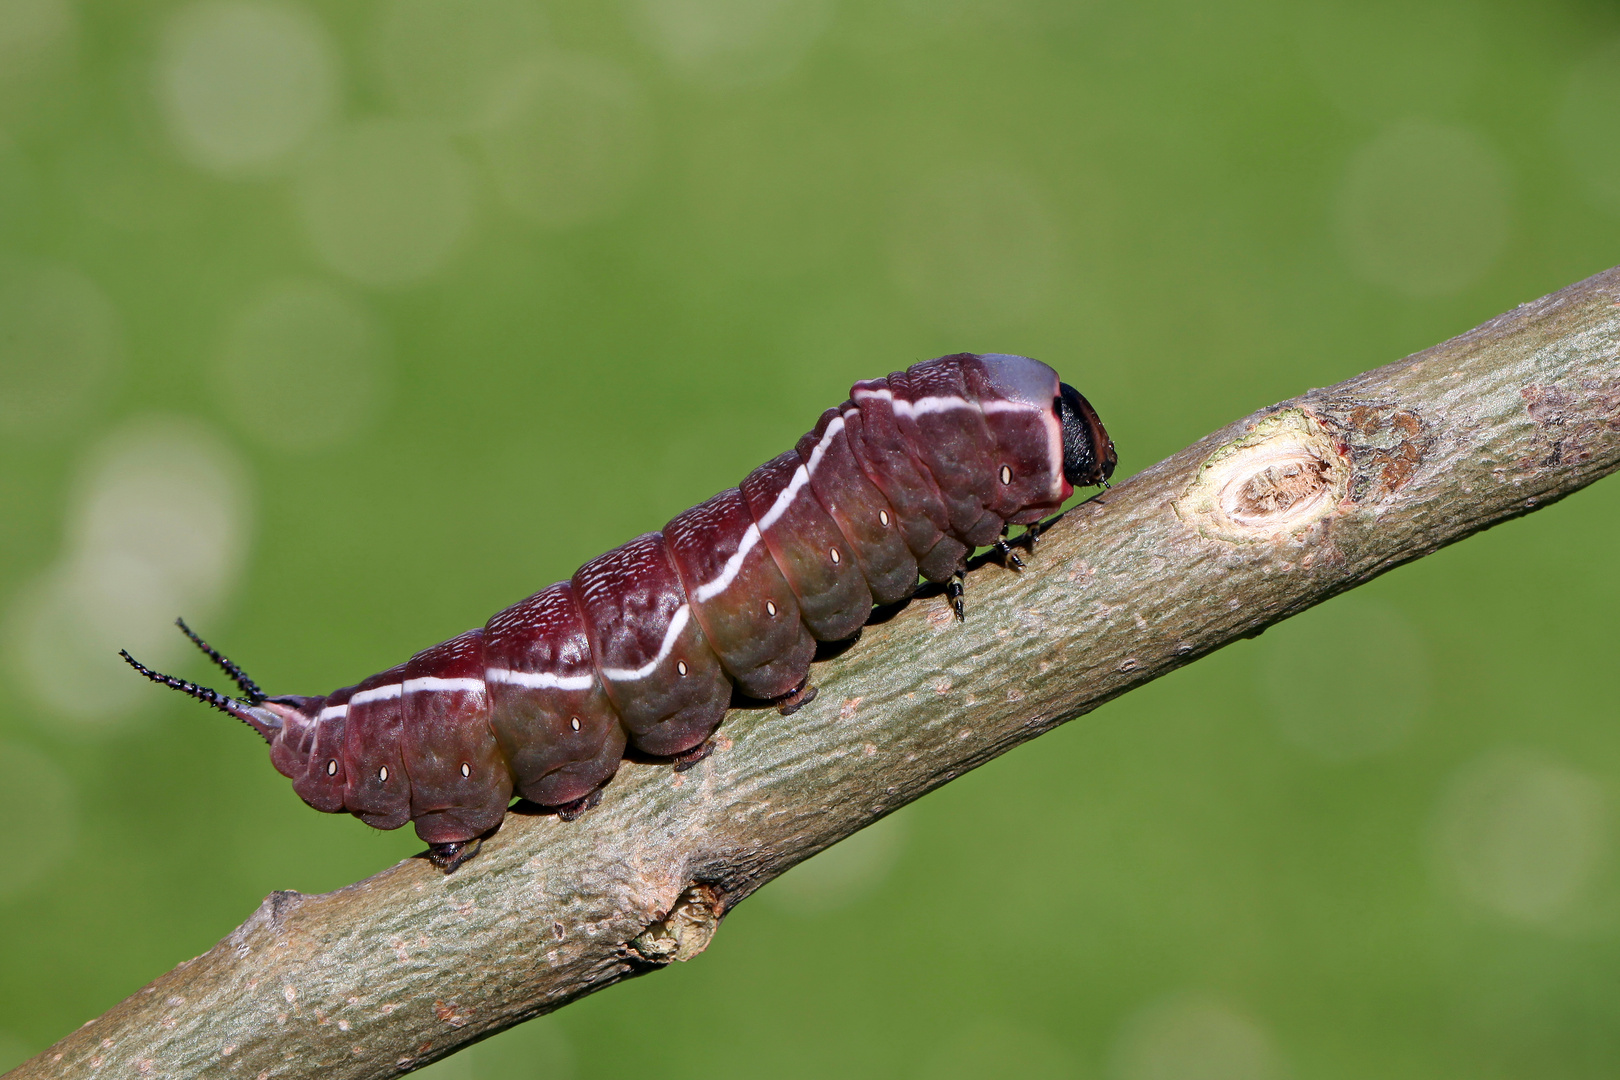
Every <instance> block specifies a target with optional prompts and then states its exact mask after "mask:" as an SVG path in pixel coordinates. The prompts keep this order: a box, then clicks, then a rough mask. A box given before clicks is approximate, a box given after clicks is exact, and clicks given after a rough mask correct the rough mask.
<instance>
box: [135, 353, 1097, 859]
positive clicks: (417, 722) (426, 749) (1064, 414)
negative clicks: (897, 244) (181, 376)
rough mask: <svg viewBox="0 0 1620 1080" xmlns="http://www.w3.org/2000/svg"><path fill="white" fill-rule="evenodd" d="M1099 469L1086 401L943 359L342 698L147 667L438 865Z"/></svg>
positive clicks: (854, 399) (881, 384)
mask: <svg viewBox="0 0 1620 1080" xmlns="http://www.w3.org/2000/svg"><path fill="white" fill-rule="evenodd" d="M1113 464H1114V451H1113V445H1112V443H1110V442H1109V441H1108V437H1107V433H1106V432H1105V431H1104V430H1103V428H1102V424H1101V422H1100V421H1099V420H1098V419H1097V417H1096V413H1095V411H1093V410H1092V409H1091V407H1090V405H1089V404H1087V403H1086V402H1085V400H1084V399H1083V398H1081V397H1080V396H1079V394H1078V393H1077V392H1075V391H1074V390H1073V389H1072V388H1070V387H1067V386H1063V385H1062V384H1060V383H1059V382H1058V378H1057V375H1056V373H1055V372H1053V371H1052V369H1051V368H1049V367H1047V366H1046V365H1044V364H1041V363H1040V362H1038V361H1035V360H1030V359H1028V358H1026V357H1013V356H1003V355H989V356H974V355H971V354H966V353H963V354H957V355H954V356H946V357H941V358H939V359H938V360H930V361H928V362H926V363H922V364H917V365H915V366H913V367H911V368H909V369H908V370H906V371H904V372H896V373H894V374H892V375H890V376H888V377H887V378H885V379H874V380H871V381H867V382H860V383H856V384H855V386H853V387H852V388H851V391H850V400H848V401H846V402H845V403H844V404H843V405H842V406H840V407H839V408H837V409H829V410H828V411H827V412H826V413H825V414H823V416H822V417H821V420H820V422H819V423H818V424H817V425H816V427H815V429H814V430H813V431H811V432H810V433H808V434H807V435H805V437H804V438H803V439H801V440H800V441H799V443H798V446H797V447H796V448H795V449H794V450H792V451H789V452H788V453H786V454H783V455H781V456H779V457H777V458H774V459H772V460H771V461H768V462H766V463H765V464H764V465H762V466H760V467H759V468H758V469H755V470H754V471H753V472H752V473H750V474H749V475H748V476H747V477H745V478H744V479H743V481H742V483H741V484H740V485H739V486H738V487H735V488H728V489H727V490H725V491H723V492H721V493H720V494H718V495H716V496H715V497H714V498H712V499H709V500H707V501H705V502H703V503H701V504H699V505H698V506H695V507H693V508H692V509H690V510H688V511H686V512H684V513H682V514H679V515H677V516H676V517H675V518H674V519H673V520H672V521H670V523H669V524H668V525H666V526H665V527H664V529H663V530H662V531H661V532H655V533H648V534H646V535H644V536H640V537H637V538H636V539H634V540H632V541H630V542H629V543H628V544H625V545H624V546H622V547H619V548H616V549H614V550H613V551H610V552H608V553H607V554H605V555H602V556H600V557H599V558H596V559H593V560H591V561H590V562H588V563H586V564H585V565H584V566H582V567H581V568H580V569H579V571H578V572H577V573H575V574H574V576H573V578H572V579H571V580H569V581H565V582H560V583H558V584H556V585H552V586H550V587H549V588H546V589H543V590H541V591H540V592H538V593H536V594H535V595H533V596H531V597H529V598H527V599H525V600H522V601H520V602H519V603H517V604H514V605H512V606H511V607H509V608H507V609H506V610H504V611H501V612H499V613H497V614H496V615H495V616H494V617H493V618H491V619H490V620H489V622H488V623H487V624H486V625H485V626H484V627H482V628H479V629H474V630H469V631H467V632H466V633H465V634H461V635H459V636H458V637H456V638H453V639H451V640H450V641H447V642H443V643H441V644H439V645H435V646H433V647H432V648H430V649H427V650H425V651H423V652H421V653H418V654H417V655H416V656H414V657H412V658H411V659H410V660H408V661H407V662H406V663H404V664H402V665H400V666H398V667H395V668H391V669H389V670H388V671H385V672H383V673H381V674H378V675H374V676H372V677H370V678H368V679H366V680H364V681H362V682H360V683H359V684H357V685H356V686H353V687H346V688H344V689H341V690H338V691H335V692H333V693H332V694H329V695H326V696H324V697H314V698H306V697H276V698H263V697H258V698H257V700H254V699H253V697H254V696H256V694H257V688H256V687H254V686H252V684H251V683H250V682H247V681H246V678H245V676H240V673H239V672H236V669H234V667H229V666H227V671H228V672H231V673H233V677H238V681H239V682H240V683H241V685H242V686H243V687H244V690H247V691H250V692H251V693H250V700H248V701H240V700H237V699H233V698H226V697H224V696H223V695H220V694H218V693H216V692H214V691H209V690H205V689H203V688H199V687H195V686H194V685H192V684H182V683H181V682H180V680H173V679H169V678H168V677H166V676H157V675H155V673H147V674H149V675H151V676H152V677H154V678H157V679H159V680H160V681H165V682H168V683H169V685H177V686H178V687H179V688H181V689H185V690H186V691H187V692H188V693H194V695H195V696H198V697H202V698H203V699H204V700H206V701H208V702H209V703H210V704H213V705H215V706H216V707H219V708H221V709H224V710H225V711H226V712H229V713H231V714H232V715H234V716H238V717H239V718H240V719H243V720H245V721H246V722H248V723H249V724H251V725H252V726H253V727H254V728H255V729H256V730H258V731H259V732H260V733H261V734H262V735H264V736H265V738H266V739H267V740H269V741H270V743H271V761H272V762H273V763H274V765H275V767H276V768H277V769H278V770H279V771H281V772H282V773H283V774H284V775H286V776H288V777H290V778H291V779H292V781H293V785H294V788H295V790H296V791H297V792H298V794H299V796H300V797H302V798H303V799H304V800H305V801H306V802H308V803H309V804H310V805H311V806H313V807H315V808H316V809H318V810H323V811H326V812H329V813H335V812H339V811H346V812H348V813H351V814H354V815H355V816H357V817H359V818H360V819H361V820H362V821H365V822H366V823H367V824H369V825H373V826H375V827H377V828H382V829H392V828H398V827H399V826H400V825H403V824H404V823H405V822H406V821H413V822H414V823H415V825H416V830H417V832H418V834H419V835H420V836H421V837H422V839H424V840H426V841H428V842H429V843H430V844H433V845H434V848H435V852H436V854H437V856H438V857H439V858H440V861H441V864H442V865H445V866H446V867H447V868H451V867H453V866H454V865H456V864H457V863H459V861H461V860H462V859H464V858H465V857H467V855H469V854H470V853H471V852H472V851H473V850H476V845H475V843H473V842H474V841H475V840H476V838H477V837H479V836H481V835H483V834H485V833H487V832H489V831H490V830H492V829H493V828H495V827H496V826H497V825H499V824H500V821H501V818H502V816H503V815H504V813H505V810H506V806H507V804H508V802H509V801H510V799H511V797H512V796H513V795H514V794H517V795H521V796H522V797H524V798H526V799H528V800H530V801H532V802H536V803H539V804H541V805H545V806H557V807H564V808H566V809H567V810H568V811H569V812H570V813H573V812H577V811H578V810H579V809H580V808H582V807H584V806H586V805H588V803H587V800H588V799H590V798H591V797H592V796H593V794H594V793H596V792H597V791H598V789H600V787H601V786H602V785H603V784H604V783H605V782H606V781H607V780H608V779H610V778H611V777H612V776H613V774H614V772H615V771H616V770H617V768H618V765H619V761H620V760H621V759H622V757H623V754H624V752H625V750H626V748H627V747H629V746H633V747H635V748H636V749H637V750H639V751H641V752H643V753H647V754H652V755H657V756H663V757H673V756H676V755H682V754H690V753H692V752H694V751H695V750H696V749H697V748H699V747H701V746H703V744H704V742H705V740H706V739H707V738H708V736H709V735H710V734H711V733H712V732H713V731H714V729H715V727H716V726H718V725H719V723H720V721H721V718H722V717H723V716H724V714H725V711H726V708H727V707H728V705H729V703H730V701H731V697H732V692H733V688H734V687H735V688H736V689H737V690H740V691H741V692H742V693H744V694H746V695H749V696H751V697H754V698H758V699H762V700H782V701H791V702H793V703H795V704H796V703H799V702H801V701H802V700H807V698H806V697H805V696H804V694H803V693H802V691H803V689H804V688H805V687H806V685H807V680H808V676H809V669H810V660H811V657H812V656H813V655H814V652H815V648H816V642H817V641H833V640H841V639H843V638H847V637H850V636H851V635H853V634H855V633H856V632H857V631H858V630H859V629H860V627H861V625H862V624H863V623H864V622H865V620H866V619H867V617H868V616H869V615H870V612H871V608H872V605H873V603H880V604H887V603H893V602H896V601H899V600H902V599H904V598H905V597H907V596H909V595H911V593H912V592H913V591H914V590H915V589H916V587H917V584H918V576H919V574H920V575H921V576H922V577H924V578H927V579H929V580H932V581H945V580H948V579H952V578H954V577H956V576H957V575H960V574H961V572H962V570H963V568H964V565H965V560H966V558H967V556H968V554H969V553H970V552H971V551H972V550H973V549H974V548H975V547H982V546H986V545H990V544H996V543H998V542H1000V541H1001V539H1002V537H1003V536H1004V535H1005V531H1006V529H1007V527H1008V526H1009V525H1010V524H1021V525H1029V524H1033V523H1035V522H1038V521H1039V520H1041V519H1042V518H1043V517H1046V516H1047V515H1049V514H1051V513H1053V512H1055V511H1056V510H1057V509H1058V508H1059V507H1060V506H1061V504H1062V503H1063V501H1064V500H1065V499H1066V498H1068V496H1069V495H1070V494H1071V493H1072V491H1073V485H1074V484H1075V483H1083V484H1097V483H1103V482H1105V481H1106V479H1107V477H1108V475H1109V474H1110V473H1111V472H1112V469H1113ZM211 655H212V653H211ZM132 662H133V661H132ZM222 663H224V664H226V665H228V661H222ZM142 670H143V672H144V671H145V669H142Z"/></svg>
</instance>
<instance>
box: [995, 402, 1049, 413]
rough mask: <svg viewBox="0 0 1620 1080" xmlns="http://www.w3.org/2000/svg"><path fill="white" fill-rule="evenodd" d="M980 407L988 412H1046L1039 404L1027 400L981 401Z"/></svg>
mask: <svg viewBox="0 0 1620 1080" xmlns="http://www.w3.org/2000/svg"><path fill="white" fill-rule="evenodd" d="M979 409H980V410H981V411H983V412H986V413H993V412H1046V411H1047V410H1045V409H1043V408H1041V407H1040V406H1039V405H1031V404H1029V403H1028V402H1026V401H981V402H979Z"/></svg>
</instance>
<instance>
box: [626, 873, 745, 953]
mask: <svg viewBox="0 0 1620 1080" xmlns="http://www.w3.org/2000/svg"><path fill="white" fill-rule="evenodd" d="M723 914H724V911H723V910H722V906H721V902H720V894H719V892H718V891H716V889H715V888H714V887H713V886H712V885H703V884H698V885H693V886H692V887H691V888H689V889H687V890H686V891H685V892H684V893H682V894H681V898H680V899H679V900H678V901H676V903H675V907H674V909H673V910H671V911H670V913H669V914H668V915H666V916H664V917H663V918H662V919H659V920H658V921H657V922H655V923H653V924H652V925H651V926H649V927H647V929H645V930H643V931H642V932H641V933H640V934H639V935H638V936H637V937H636V939H635V940H634V941H632V942H630V948H631V949H633V950H635V952H636V954H637V955H638V956H640V957H641V959H643V960H645V961H647V962H648V963H651V964H667V963H669V962H671V961H672V960H690V959H692V957H694V956H696V955H697V954H698V953H700V952H702V951H703V950H704V949H707V948H708V947H709V942H710V941H712V940H714V932H715V931H716V930H718V929H719V928H720V916H721V915H723Z"/></svg>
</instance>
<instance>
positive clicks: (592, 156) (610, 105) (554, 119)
mask: <svg viewBox="0 0 1620 1080" xmlns="http://www.w3.org/2000/svg"><path fill="white" fill-rule="evenodd" d="M646 128H647V124H646V119H645V116H644V106H643V104H642V100H641V93H640V90H639V88H638V87H637V86H636V83H635V80H634V79H633V78H632V77H631V76H630V74H629V72H627V71H625V70H624V69H623V68H621V67H619V66H618V65H615V64H611V63H608V62H606V61H602V60H594V59H589V58H585V57H568V56H550V57H546V58H544V59H540V60H535V61H532V62H530V63H526V64H521V65H518V66H516V67H514V68H512V69H510V70H508V71H507V72H505V73H504V74H503V76H502V78H501V79H500V80H499V81H498V83H496V84H495V86H494V89H493V91H492V96H491V106H490V108H489V110H488V112H486V114H485V115H484V118H483V120H482V122H481V123H480V125H479V145H480V147H481V148H482V150H483V153H484V158H485V160H486V162H487V163H488V165H489V170H490V173H491V174H492V175H493V177H494V179H495V187H496V190H497V191H498V192H499V193H500V196H501V199H502V201H504V202H505V203H506V205H507V206H508V207H509V208H511V209H512V210H513V211H515V212H516V213H518V214H521V215H522V216H524V217H526V218H528V219H529V220H531V221H533V222H535V223H536V224H539V225H543V226H546V227H548V228H568V227H571V226H577V225H584V224H587V223H589V222H592V221H595V220H598V219H600V218H603V217H606V216H608V215H609V214H611V213H612V212H613V211H615V210H617V209H618V208H619V207H620V206H621V205H622V204H623V202H624V200H625V198H626V196H627V195H628V194H629V192H630V191H631V190H632V188H633V187H634V186H635V183H636V181H637V180H638V179H640V176H641V171H642V164H643V162H644V160H645V158H646V154H647V130H646Z"/></svg>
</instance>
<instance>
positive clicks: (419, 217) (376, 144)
mask: <svg viewBox="0 0 1620 1080" xmlns="http://www.w3.org/2000/svg"><path fill="white" fill-rule="evenodd" d="M296 198H297V203H298V210H299V216H300V218H301V220H302V222H303V226H304V232H305V235H306V236H307V237H308V238H309V242H310V244H311V245H312V246H313V247H314V249H315V252H316V254H317V255H319V256H320V258H321V261H322V262H324V263H325V264H326V265H327V266H329V267H331V268H332V269H333V270H336V271H337V272H338V273H340V274H342V275H344V276H345V277H349V278H352V279H353V280H355V281H358V282H361V283H363V284H366V285H378V286H399V285H412V284H416V283H418V282H421V281H423V280H425V279H427V278H429V277H431V276H432V275H433V274H434V273H435V272H437V271H438V270H439V269H441V268H442V267H443V266H444V265H445V263H446V262H448V261H449V259H450V257H451V256H452V255H453V254H454V253H455V251H456V249H457V248H458V247H459V246H460V244H461V243H462V241H463V240H464V239H465V238H466V236H467V233H468V230H469V229H470V228H471V225H472V215H473V203H472V182H471V179H470V177H469V175H468V170H467V166H466V163H465V162H464V161H463V160H462V157H461V155H460V153H458V152H457V151H456V149H455V148H454V147H453V146H451V144H450V141H449V140H448V139H447V138H446V137H445V136H444V135H442V134H440V133H439V132H437V131H435V130H434V129H433V128H431V127H429V126H427V125H424V124H416V123H412V122H409V121H403V120H374V121H371V122H368V123H365V124H361V125H358V126H356V127H354V128H352V129H350V130H347V131H345V132H342V133H341V134H339V135H338V136H336V137H334V138H333V139H331V140H330V141H329V142H328V143H327V144H326V145H325V146H323V147H322V148H321V150H320V151H319V152H318V153H316V154H315V155H314V156H313V157H312V158H311V160H310V161H309V163H308V164H307V166H306V167H305V168H304V169H303V170H302V172H301V173H300V175H299V178H298V184H297V192H296Z"/></svg>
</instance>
